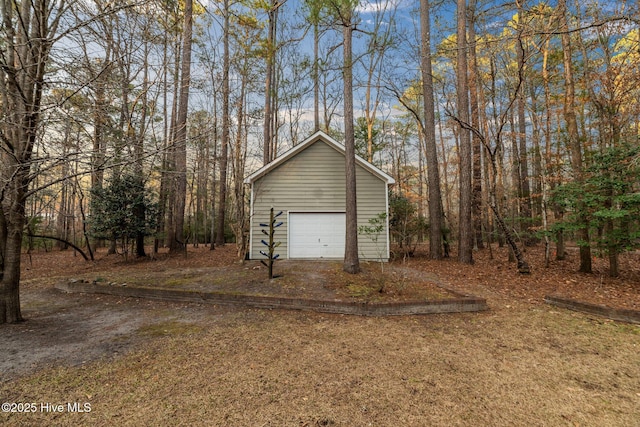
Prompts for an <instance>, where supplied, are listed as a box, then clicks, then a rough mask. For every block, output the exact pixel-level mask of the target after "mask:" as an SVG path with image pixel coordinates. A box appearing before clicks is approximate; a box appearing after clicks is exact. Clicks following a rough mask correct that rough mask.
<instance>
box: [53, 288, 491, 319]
mask: <svg viewBox="0 0 640 427" xmlns="http://www.w3.org/2000/svg"><path fill="white" fill-rule="evenodd" d="M56 288H57V289H59V290H61V291H64V292H73V293H88V294H107V295H115V296H123V297H133V298H149V299H158V300H166V301H184V302H197V303H208V304H221V305H240V306H247V307H255V308H265V309H286V310H311V311H317V312H322V313H336V314H354V315H360V316H400V315H414V314H435V313H461V312H474V311H483V310H487V309H488V306H487V302H486V300H485V299H484V298H473V297H459V298H452V299H444V300H431V301H406V302H389V303H366V302H354V301H340V300H312V299H305V298H291V297H275V296H263V295H249V294H229V293H223V292H200V291H191V290H177V289H166V288H153V287H142V286H122V285H102V284H97V283H89V282H86V281H79V280H69V281H64V282H61V283H58V284H57V285H56Z"/></svg>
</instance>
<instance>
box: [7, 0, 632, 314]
mask: <svg viewBox="0 0 640 427" xmlns="http://www.w3.org/2000/svg"><path fill="white" fill-rule="evenodd" d="M639 6H640V4H639V3H638V2H630V1H629V2H627V1H616V2H609V1H606V2H601V1H587V2H584V1H582V2H578V1H575V2H566V1H565V0H558V1H553V2H530V1H516V2H501V1H476V0H468V1H464V0H458V1H457V2H453V1H442V2H426V1H422V2H417V1H381V2H357V1H356V2H354V1H348V0H325V1H322V0H308V1H306V2H303V3H300V2H297V1H293V0H286V1H277V0H266V1H265V0H257V1H249V0H246V1H239V2H232V1H230V0H224V1H222V2H207V3H198V2H196V3H192V1H191V0H186V1H185V2H177V3H176V2H167V1H157V0H149V1H143V2H128V1H109V2H105V1H76V0H59V1H55V2H54V1H51V0H35V1H32V2H20V1H16V0H0V10H1V13H2V20H1V23H0V33H2V38H1V39H0V68H1V69H2V75H1V77H2V78H1V79H0V107H1V110H0V120H1V123H0V132H1V133H0V159H1V161H2V169H1V171H0V201H1V203H0V278H1V282H0V283H1V284H2V288H1V291H2V292H1V293H2V295H1V296H2V297H1V298H0V323H4V322H17V321H19V320H21V315H20V309H19V308H20V303H19V282H20V256H21V253H22V251H23V250H25V249H27V250H31V249H34V248H36V247H41V246H45V247H46V246H47V245H49V246H50V245H51V242H52V241H54V242H56V245H57V246H58V247H59V248H60V249H65V248H68V247H75V248H76V249H77V250H80V251H82V252H83V253H85V252H86V253H87V254H88V255H87V256H88V257H92V256H93V255H92V251H93V250H94V248H95V247H96V246H97V245H104V244H106V245H110V246H111V247H110V249H111V250H112V251H114V252H115V251H120V252H124V253H130V252H133V253H135V255H137V256H144V255H146V254H147V251H149V250H151V251H157V250H159V248H160V247H163V246H167V247H169V248H170V250H171V251H176V252H179V251H182V250H184V247H185V245H186V244H194V245H201V244H204V245H210V247H211V248H212V249H213V248H214V247H215V245H220V244H224V243H225V242H235V244H236V245H237V246H238V254H239V255H240V256H242V255H243V254H244V253H245V251H246V242H247V240H246V239H247V228H248V208H247V207H248V194H247V193H246V188H245V186H244V185H243V178H244V177H245V176H246V175H247V174H248V173H250V172H252V171H253V170H255V169H256V168H257V167H259V166H261V165H262V164H264V163H267V162H269V161H270V160H272V159H274V158H275V157H277V155H279V154H281V153H282V152H284V151H285V150H287V149H289V148H291V147H292V146H294V145H296V144H297V143H298V142H299V141H302V140H304V139H305V138H306V137H307V136H309V135H310V134H311V133H312V132H313V131H314V130H316V129H320V130H324V131H326V132H327V133H329V134H330V135H331V136H333V137H335V138H336V139H338V140H340V141H345V142H346V144H347V145H349V144H354V147H355V150H356V152H357V153H358V154H359V155H360V156H362V157H363V158H365V159H366V160H368V161H370V162H372V163H374V164H375V165H376V166H378V167H380V168H382V169H383V170H385V171H387V172H388V173H389V174H391V175H392V176H393V177H394V178H395V179H396V184H395V186H394V187H393V188H392V189H391V190H390V191H391V197H390V200H391V205H392V206H391V213H390V218H389V220H390V223H391V225H392V228H393V230H392V232H393V234H394V239H395V241H396V243H398V245H399V247H400V248H401V250H402V251H405V252H406V253H410V252H411V248H412V246H413V245H414V244H415V242H417V241H419V240H420V239H423V238H426V237H427V235H428V237H429V242H430V256H431V257H432V258H434V259H438V258H440V257H444V256H447V255H448V254H449V247H450V246H452V247H455V248H456V251H455V253H456V254H457V256H458V259H459V261H460V262H461V263H471V262H473V249H474V248H482V247H485V246H487V245H490V244H491V243H493V242H497V243H498V244H500V245H503V244H508V245H510V246H511V248H512V254H513V255H514V257H515V258H517V261H518V268H519V269H520V271H522V272H526V271H527V270H528V265H527V263H526V260H525V259H524V255H523V254H522V252H521V251H520V248H521V247H522V246H523V245H531V244H540V243H542V244H545V248H546V251H545V257H546V259H547V260H549V259H551V258H552V257H556V258H557V259H562V258H563V257H564V255H565V252H566V249H565V242H568V241H571V242H575V243H577V244H578V246H579V247H580V255H581V256H580V264H579V265H577V266H576V268H577V269H579V270H580V271H583V272H590V271H591V260H592V257H593V256H594V255H601V256H606V257H607V258H608V260H609V274H610V275H612V276H616V275H617V274H619V267H618V263H617V259H618V255H619V254H620V253H621V252H624V251H627V250H633V249H635V248H637V246H638V244H639V243H640V241H639V239H638V237H639V236H638V233H639V230H640V228H639V226H640V224H639V223H638V222H639V219H640V191H639V188H638V187H639V186H640V184H639V182H638V179H637V176H638V172H639V168H640V154H639V150H640V146H639V144H638V135H639V132H640V129H639V126H640V120H639V118H640V117H639V116H640V110H639V108H638V99H639V96H638V95H639V94H638V90H639V89H638V86H639V85H638V77H639V74H638V73H639V71H640V67H639V66H640V45H639V37H638V34H639V33H638V26H639V25H640V22H639V18H640V12H639V10H638V8H639ZM345 29H349V30H351V31H352V35H353V52H352V53H351V55H349V56H348V57H347V55H345V52H347V50H346V46H347V36H346V34H347V33H348V32H347V31H345ZM348 69H349V70H351V71H352V72H353V81H352V83H353V88H352V90H350V91H347V90H345V87H346V80H347V79H344V78H343V76H347V75H348V74H347V70H348ZM349 80H351V79H349ZM345 93H350V94H352V95H353V101H354V102H353V103H351V102H348V101H349V100H348V99H346V98H345V96H344V95H345ZM345 117H346V118H347V120H346V121H345ZM351 117H354V119H353V121H352V120H351V119H350V118H351ZM351 123H353V127H352V128H351V127H350V126H349V125H350V124H351ZM150 239H153V243H154V245H153V249H149V248H148V247H147V248H145V243H150V242H151V240H150ZM489 247H490V246H489ZM452 253H453V252H452Z"/></svg>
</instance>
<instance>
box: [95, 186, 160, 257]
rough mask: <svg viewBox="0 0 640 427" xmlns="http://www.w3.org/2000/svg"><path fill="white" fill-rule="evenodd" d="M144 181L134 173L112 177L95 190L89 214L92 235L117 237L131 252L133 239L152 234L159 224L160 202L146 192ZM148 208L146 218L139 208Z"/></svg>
mask: <svg viewBox="0 0 640 427" xmlns="http://www.w3.org/2000/svg"><path fill="white" fill-rule="evenodd" d="M145 194H146V193H145V192H144V184H143V182H142V181H141V180H140V179H139V178H138V177H135V176H133V175H123V176H120V177H118V178H114V179H112V180H111V181H110V182H109V183H108V184H107V186H105V187H103V188H95V189H93V190H92V202H91V203H92V210H91V212H92V213H91V217H90V218H89V225H90V229H91V235H92V236H93V237H96V238H99V239H114V240H116V241H118V242H120V244H121V248H122V252H123V253H124V254H127V252H128V250H127V248H128V246H129V242H130V241H131V240H132V239H135V238H136V237H137V236H138V235H140V234H142V235H144V236H149V235H151V234H152V233H153V230H155V228H156V224H155V221H156V217H157V215H156V211H157V204H156V203H153V202H152V201H151V200H150V198H149V197H148V196H146V195H145ZM141 207H143V208H144V212H145V215H144V218H141V216H140V215H139V214H137V210H138V209H140V208H141Z"/></svg>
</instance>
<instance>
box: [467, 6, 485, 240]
mask: <svg viewBox="0 0 640 427" xmlns="http://www.w3.org/2000/svg"><path fill="white" fill-rule="evenodd" d="M475 18H476V0H470V1H469V43H470V46H469V97H470V104H471V126H472V127H473V128H474V129H478V130H480V108H479V107H480V106H479V104H480V99H479V97H480V95H479V93H478V92H479V91H478V80H479V78H478V59H477V53H476V52H477V50H476V44H477V42H476V28H475ZM472 149H473V186H472V193H473V194H472V219H473V229H474V246H475V247H477V248H478V249H482V248H483V247H484V242H483V236H482V229H483V227H482V163H481V158H482V143H481V142H480V137H479V136H478V135H476V134H475V133H474V134H473V135H472Z"/></svg>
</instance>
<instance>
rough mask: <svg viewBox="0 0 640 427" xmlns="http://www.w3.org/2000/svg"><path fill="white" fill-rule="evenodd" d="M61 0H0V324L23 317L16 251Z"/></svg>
mask: <svg viewBox="0 0 640 427" xmlns="http://www.w3.org/2000/svg"><path fill="white" fill-rule="evenodd" d="M69 6H70V5H69V3H68V2H67V1H65V0H59V1H52V0H34V1H31V2H27V1H25V2H21V3H15V2H12V1H8V0H1V1H0V12H1V16H2V20H3V21H2V24H1V25H0V34H1V36H0V39H2V42H0V69H1V70H2V71H0V108H1V109H0V118H1V119H2V120H1V121H0V164H1V165H2V168H1V169H0V180H1V181H0V324H2V323H16V322H20V321H21V320H22V314H21V311H20V291H19V287H20V254H21V247H22V237H23V233H24V231H23V230H24V226H25V220H26V217H25V200H26V198H27V197H28V196H29V182H30V181H31V179H32V178H33V176H32V175H31V173H30V171H31V167H32V161H33V160H34V159H33V154H34V152H33V149H34V144H35V142H36V138H37V133H38V130H39V127H40V118H41V105H42V94H43V89H44V80H45V72H46V70H47V65H48V64H49V59H50V56H49V54H50V52H51V47H52V45H53V43H54V41H55V40H56V39H57V32H58V25H59V22H60V20H61V18H62V16H63V14H64V12H65V11H66V10H67V8H68V7H69Z"/></svg>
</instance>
